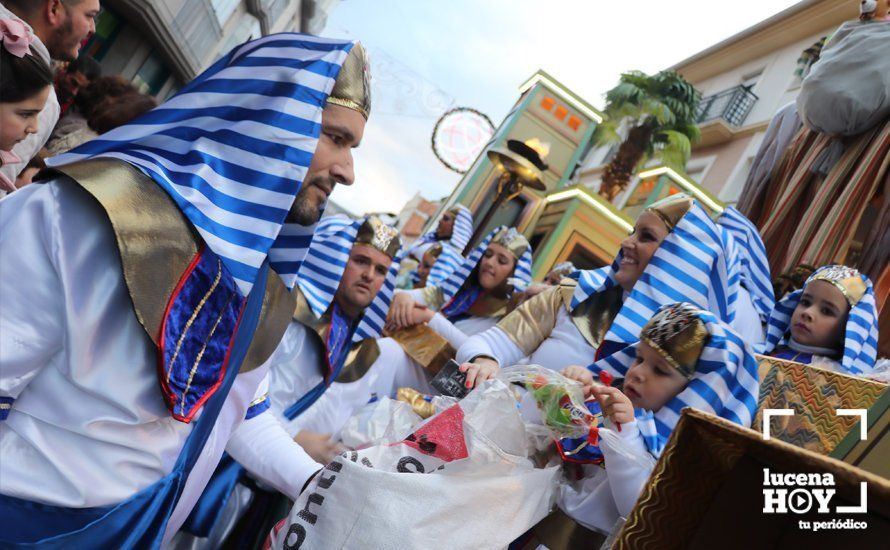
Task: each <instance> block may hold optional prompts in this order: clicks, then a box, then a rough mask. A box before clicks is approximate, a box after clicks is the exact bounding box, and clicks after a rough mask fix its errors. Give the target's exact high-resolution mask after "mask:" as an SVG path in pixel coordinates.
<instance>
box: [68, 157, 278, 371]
mask: <svg viewBox="0 0 890 550" xmlns="http://www.w3.org/2000/svg"><path fill="white" fill-rule="evenodd" d="M53 172H55V173H59V174H62V175H65V176H68V177H69V178H71V179H72V180H74V181H75V182H77V183H78V184H79V185H80V186H81V187H82V188H83V189H84V190H85V191H86V192H87V193H89V194H90V195H91V196H92V197H93V198H94V199H96V201H97V202H98V203H99V205H100V206H101V207H102V209H103V210H104V211H105V213H106V215H107V216H108V220H109V222H110V223H111V228H112V230H113V231H114V236H115V240H116V241H117V246H118V252H119V253H120V257H121V268H122V271H123V275H124V281H125V282H126V285H127V291H128V293H129V294H130V299H131V301H132V303H133V309H134V311H135V313H136V318H137V319H138V320H139V323H140V324H141V325H142V327H143V328H144V329H145V332H146V334H147V335H148V337H149V338H150V339H151V341H152V342H154V344H155V346H157V345H158V342H159V337H160V331H161V323H162V321H163V319H164V313H165V311H166V308H167V303H168V302H169V301H170V296H171V295H172V294H173V291H174V290H175V289H176V285H177V284H178V283H179V280H180V278H181V277H182V274H183V273H185V270H186V269H187V268H188V266H189V264H190V263H191V261H192V259H193V258H194V257H195V254H197V253H198V249H199V248H200V246H201V244H202V242H203V241H202V240H201V238H200V237H199V236H198V234H197V232H196V231H195V230H194V229H193V228H192V225H191V223H189V221H188V219H187V218H186V217H185V216H183V215H182V212H181V211H180V210H179V208H178V207H177V206H176V204H175V203H174V202H173V199H171V198H170V196H169V195H168V194H167V192H166V191H164V190H163V189H162V188H161V187H160V186H159V185H158V184H157V183H155V182H154V181H153V180H152V179H151V178H150V177H148V176H147V175H145V174H143V173H142V172H141V171H139V170H138V169H137V168H136V167H134V166H132V165H131V164H129V163H126V162H123V161H120V160H114V159H94V160H86V161H81V162H76V163H74V164H69V165H66V166H62V167H59V168H56V169H54V170H53ZM291 300H292V298H291V297H290V295H289V294H288V292H287V288H286V287H285V286H284V283H283V282H282V281H281V278H280V277H279V276H278V275H277V274H276V273H274V272H273V271H271V270H270V271H269V275H268V278H267V281H266V294H265V295H264V296H263V306H262V312H261V314H260V319H259V322H258V325H257V329H256V333H255V335H254V338H253V340H252V341H251V343H250V347H249V348H248V351H247V354H246V356H245V358H244V362H243V363H242V364H241V368H240V369H239V372H247V371H250V370H252V369H255V368H256V367H258V366H260V365H262V364H263V363H265V362H266V361H267V360H268V359H269V357H270V356H271V355H272V352H273V351H274V350H275V348H276V347H278V342H279V341H280V340H281V337H282V336H283V335H284V331H285V330H286V329H287V325H288V322H290V318H291V312H292V311H293V305H292V301H291Z"/></svg>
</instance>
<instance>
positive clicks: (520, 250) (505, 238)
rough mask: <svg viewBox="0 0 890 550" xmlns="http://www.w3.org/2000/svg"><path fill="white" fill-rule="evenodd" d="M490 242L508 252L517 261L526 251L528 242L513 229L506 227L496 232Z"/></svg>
mask: <svg viewBox="0 0 890 550" xmlns="http://www.w3.org/2000/svg"><path fill="white" fill-rule="evenodd" d="M491 242H493V243H497V244H499V245H501V246H503V247H504V248H506V249H507V250H509V251H510V253H511V254H513V256H515V257H516V259H517V260H518V259H519V258H521V257H522V255H523V254H525V251H526V250H528V248H529V246H530V245H529V244H528V240H527V239H526V238H525V236H523V234H522V233H520V232H519V231H517V230H516V228H515V227H508V228H505V229H501V230H500V231H498V232H497V233H496V234H495V236H494V237H493V238H492V239H491Z"/></svg>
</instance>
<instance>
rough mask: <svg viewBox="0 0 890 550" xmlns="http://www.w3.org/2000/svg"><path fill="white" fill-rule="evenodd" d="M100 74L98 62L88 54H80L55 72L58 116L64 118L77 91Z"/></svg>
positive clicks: (72, 103)
mask: <svg viewBox="0 0 890 550" xmlns="http://www.w3.org/2000/svg"><path fill="white" fill-rule="evenodd" d="M100 76H102V68H101V67H100V66H99V63H98V62H97V61H96V60H95V59H93V58H92V57H90V56H89V55H81V56H80V57H78V58H77V59H75V60H74V61H72V62H71V63H68V65H67V66H66V67H65V70H64V71H59V72H58V73H57V74H56V81H55V88H56V96H57V97H58V98H59V107H60V113H59V116H60V117H62V119H64V117H65V115H66V113H67V112H68V109H70V108H71V106H72V105H74V98H75V97H76V96H77V92H79V91H80V90H82V89H83V88H84V87H85V86H86V85H88V84H89V83H90V82H92V81H94V80H96V79H97V78H99V77H100Z"/></svg>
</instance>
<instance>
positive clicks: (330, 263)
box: [297, 216, 403, 342]
mask: <svg viewBox="0 0 890 550" xmlns="http://www.w3.org/2000/svg"><path fill="white" fill-rule="evenodd" d="M362 223H364V220H357V221H352V220H350V219H348V218H344V217H339V216H332V217H329V218H324V219H322V220H321V221H320V222H319V223H318V226H317V227H316V230H315V235H314V236H313V238H312V244H311V245H310V246H309V251H308V252H307V253H306V258H305V259H304V260H303V263H302V265H301V266H300V271H299V273H298V275H299V277H298V278H297V286H298V287H299V288H300V290H301V291H302V292H303V296H305V297H306V302H307V303H308V304H309V307H310V308H311V309H312V313H313V314H315V317H316V318H320V317H321V316H322V315H324V313H325V312H326V311H327V310H328V307H330V305H331V302H333V300H334V294H335V293H336V292H337V287H338V286H340V279H341V278H342V276H343V270H344V269H346V263H347V261H349V253H350V251H351V250H352V246H353V244H355V240H356V235H357V234H358V230H359V227H361V225H362ZM402 253H403V252H400V253H399V254H397V255H396V257H395V259H393V262H392V265H391V266H390V267H389V272H388V273H387V274H386V281H385V282H384V283H383V286H382V287H381V288H380V292H378V293H377V296H376V297H375V298H374V301H373V302H371V305H370V306H368V308H367V309H365V312H364V314H363V315H362V319H361V321H360V322H359V325H358V327H357V328H356V330H355V334H353V337H352V341H353V342H359V341H361V340H364V339H366V338H377V337H378V336H380V332H381V331H382V330H383V325H384V324H385V322H386V313H387V311H389V304H390V302H391V301H392V296H393V293H394V289H395V283H396V277H398V274H399V262H400V261H401V257H402Z"/></svg>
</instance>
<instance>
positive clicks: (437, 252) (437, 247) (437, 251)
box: [421, 243, 442, 260]
mask: <svg viewBox="0 0 890 550" xmlns="http://www.w3.org/2000/svg"><path fill="white" fill-rule="evenodd" d="M427 254H432V255H433V258H438V257H439V256H441V255H442V243H434V244H433V246H431V247H429V248H427V249H426V252H424V253H423V255H424V256H426V255H427ZM422 259H423V258H421V260H422Z"/></svg>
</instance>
